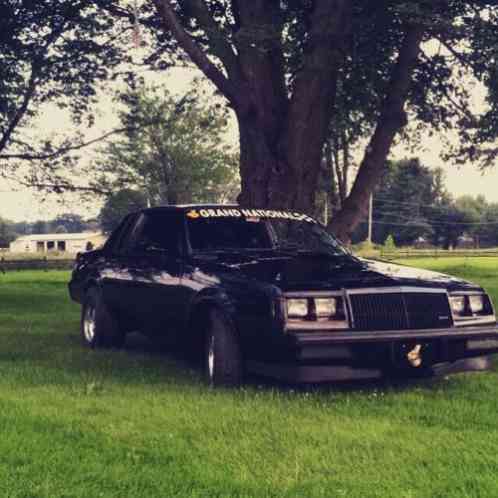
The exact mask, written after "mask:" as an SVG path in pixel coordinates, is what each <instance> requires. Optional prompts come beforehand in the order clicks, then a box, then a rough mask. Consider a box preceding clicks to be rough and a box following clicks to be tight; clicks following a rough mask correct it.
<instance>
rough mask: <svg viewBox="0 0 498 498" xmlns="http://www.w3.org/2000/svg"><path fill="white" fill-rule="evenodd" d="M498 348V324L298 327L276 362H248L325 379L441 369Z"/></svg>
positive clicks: (285, 374) (253, 367) (283, 374)
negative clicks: (414, 354) (416, 353)
mask: <svg viewBox="0 0 498 498" xmlns="http://www.w3.org/2000/svg"><path fill="white" fill-rule="evenodd" d="M416 347H419V350H420V356H421V363H420V365H419V366H417V367H414V366H413V365H412V364H410V363H409V361H408V359H407V354H408V353H409V352H410V351H411V350H413V348H416ZM495 353H498V329H497V327H496V324H494V325H490V326H479V327H465V328H463V327H462V328H448V329H430V330H402V331H378V332H375V331H374V332H370V331H369V332H361V331H358V332H356V331H355V332H350V331H348V332H296V333H293V334H289V335H288V342H287V345H286V347H285V348H284V350H282V351H280V354H278V355H276V356H275V358H272V359H271V361H264V362H261V361H257V362H255V361H250V362H248V365H247V367H248V370H249V371H251V372H254V373H257V374H260V375H264V376H269V377H274V378H279V379H281V380H286V381H291V382H323V381H332V380H355V379H375V378H380V377H383V376H386V375H395V374H397V373H403V374H408V375H411V374H413V375H418V374H420V373H422V372H423V373H424V374H428V373H430V372H434V373H437V370H438V369H439V370H441V371H443V370H444V371H446V370H448V369H447V368H446V367H448V366H449V365H454V364H456V363H457V362H459V363H460V364H462V365H463V366H464V364H465V362H466V361H467V360H471V359H472V358H480V357H487V356H489V355H492V354H495ZM441 366H443V367H444V368H443V369H441V368H440V367H441ZM463 369H464V370H465V367H464V368H463ZM460 370H461V369H460Z"/></svg>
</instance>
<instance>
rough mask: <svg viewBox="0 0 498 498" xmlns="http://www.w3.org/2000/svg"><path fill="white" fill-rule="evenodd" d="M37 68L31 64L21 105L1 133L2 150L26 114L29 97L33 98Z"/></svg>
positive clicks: (0, 147)
mask: <svg viewBox="0 0 498 498" xmlns="http://www.w3.org/2000/svg"><path fill="white" fill-rule="evenodd" d="M37 74H38V73H37V69H36V68H35V67H34V66H32V67H31V74H30V77H29V81H28V85H27V88H26V92H25V93H24V97H23V99H22V102H21V105H20V106H19V108H18V109H17V111H16V113H15V114H14V117H13V119H12V120H11V121H10V123H9V125H8V126H7V129H6V130H5V132H4V133H3V135H2V138H1V139H0V151H2V150H4V149H5V147H6V146H7V144H8V143H9V140H10V138H11V136H12V134H13V133H14V131H15V129H16V128H17V126H18V125H19V123H20V121H21V119H22V118H23V117H24V115H25V114H26V111H27V110H28V107H29V104H30V102H31V99H32V98H33V95H34V94H35V90H36V78H37Z"/></svg>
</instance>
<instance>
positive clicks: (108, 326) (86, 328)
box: [80, 287, 125, 349]
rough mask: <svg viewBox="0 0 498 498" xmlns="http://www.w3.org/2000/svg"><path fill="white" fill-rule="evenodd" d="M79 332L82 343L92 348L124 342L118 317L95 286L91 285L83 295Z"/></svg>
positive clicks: (117, 346)
mask: <svg viewBox="0 0 498 498" xmlns="http://www.w3.org/2000/svg"><path fill="white" fill-rule="evenodd" d="M80 332H81V339H82V341H83V344H84V345H86V346H88V347H90V348H92V349H98V348H106V347H108V348H110V347H114V348H119V347H122V346H123V344H124V341H125V334H124V332H123V330H122V329H121V327H120V326H119V320H118V317H117V316H115V315H114V313H112V312H111V311H110V310H109V309H108V307H107V306H106V304H105V303H104V301H103V299H102V296H101V292H100V290H99V289H98V288H96V287H91V288H90V289H89V290H88V291H87V294H86V296H85V301H84V303H83V306H82V309H81V326H80Z"/></svg>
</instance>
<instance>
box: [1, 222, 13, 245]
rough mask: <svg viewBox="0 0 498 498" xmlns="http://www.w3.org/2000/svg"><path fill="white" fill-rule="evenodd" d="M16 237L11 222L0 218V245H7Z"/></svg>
mask: <svg viewBox="0 0 498 498" xmlns="http://www.w3.org/2000/svg"><path fill="white" fill-rule="evenodd" d="M15 238H16V233H15V232H14V229H13V224H12V222H10V221H8V220H4V219H3V218H0V247H9V244H10V243H11V242H12V241H13V240H14V239H15Z"/></svg>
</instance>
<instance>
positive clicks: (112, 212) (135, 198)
mask: <svg viewBox="0 0 498 498" xmlns="http://www.w3.org/2000/svg"><path fill="white" fill-rule="evenodd" d="M145 207H147V198H146V196H145V195H144V194H143V193H142V192H139V191H137V190H131V189H122V190H120V191H118V192H116V193H115V194H112V195H110V196H109V197H108V198H107V201H106V202H105V204H104V207H103V208H102V210H101V211H100V215H99V219H100V225H101V227H102V230H103V231H104V232H105V233H109V232H112V231H113V230H114V229H115V228H116V227H117V226H118V225H119V223H120V221H121V220H122V219H123V218H124V217H125V216H126V215H127V214H128V213H131V212H133V211H139V210H140V209H143V208H145Z"/></svg>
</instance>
